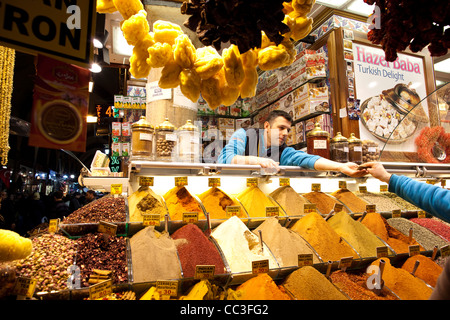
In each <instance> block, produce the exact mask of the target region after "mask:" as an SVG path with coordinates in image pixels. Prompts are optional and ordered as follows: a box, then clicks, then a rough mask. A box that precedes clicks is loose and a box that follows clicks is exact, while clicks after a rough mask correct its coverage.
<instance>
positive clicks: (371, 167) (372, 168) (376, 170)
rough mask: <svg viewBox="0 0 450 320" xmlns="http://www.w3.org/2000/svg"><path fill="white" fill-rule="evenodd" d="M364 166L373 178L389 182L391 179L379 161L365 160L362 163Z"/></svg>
mask: <svg viewBox="0 0 450 320" xmlns="http://www.w3.org/2000/svg"><path fill="white" fill-rule="evenodd" d="M364 167H365V169H366V170H367V172H369V173H370V174H371V175H372V176H373V177H374V178H377V179H379V180H381V181H383V182H386V183H389V180H390V179H391V175H392V174H390V173H389V172H387V171H386V169H385V168H384V167H383V165H382V164H381V163H379V162H366V163H364Z"/></svg>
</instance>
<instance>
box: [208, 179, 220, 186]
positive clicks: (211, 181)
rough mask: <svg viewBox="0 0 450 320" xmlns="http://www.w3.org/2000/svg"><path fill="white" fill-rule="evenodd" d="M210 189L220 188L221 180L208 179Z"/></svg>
mask: <svg viewBox="0 0 450 320" xmlns="http://www.w3.org/2000/svg"><path fill="white" fill-rule="evenodd" d="M208 186H209V187H220V178H208Z"/></svg>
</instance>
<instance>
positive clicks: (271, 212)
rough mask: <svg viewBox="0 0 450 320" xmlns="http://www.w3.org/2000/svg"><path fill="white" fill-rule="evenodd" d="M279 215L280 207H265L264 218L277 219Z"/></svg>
mask: <svg viewBox="0 0 450 320" xmlns="http://www.w3.org/2000/svg"><path fill="white" fill-rule="evenodd" d="M279 215H280V207H266V217H278V216H279Z"/></svg>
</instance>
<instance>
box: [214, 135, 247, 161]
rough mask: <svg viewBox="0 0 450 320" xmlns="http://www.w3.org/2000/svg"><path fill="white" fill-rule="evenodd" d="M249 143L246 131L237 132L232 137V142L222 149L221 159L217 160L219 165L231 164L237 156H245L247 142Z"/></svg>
mask: <svg viewBox="0 0 450 320" xmlns="http://www.w3.org/2000/svg"><path fill="white" fill-rule="evenodd" d="M246 141H247V136H246V133H245V130H244V129H242V128H241V129H239V130H236V131H235V132H234V133H233V135H232V136H231V137H230V140H229V141H228V143H227V144H226V145H225V147H224V148H223V149H222V151H221V153H220V155H219V157H218V158H217V162H218V163H222V164H230V163H231V160H232V159H233V158H234V156H236V155H241V156H242V155H244V154H245V142H246Z"/></svg>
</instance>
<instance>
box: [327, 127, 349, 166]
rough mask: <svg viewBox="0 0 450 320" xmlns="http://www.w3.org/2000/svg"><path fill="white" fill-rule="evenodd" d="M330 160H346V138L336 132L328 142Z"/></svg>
mask: <svg viewBox="0 0 450 320" xmlns="http://www.w3.org/2000/svg"><path fill="white" fill-rule="evenodd" d="M330 154H331V160H333V161H336V162H343V163H345V162H348V140H347V138H346V137H344V136H343V135H342V134H341V133H340V132H338V133H337V134H336V135H335V136H334V138H333V139H331V142H330Z"/></svg>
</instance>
